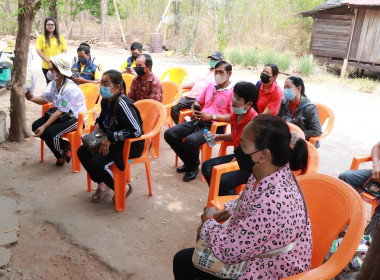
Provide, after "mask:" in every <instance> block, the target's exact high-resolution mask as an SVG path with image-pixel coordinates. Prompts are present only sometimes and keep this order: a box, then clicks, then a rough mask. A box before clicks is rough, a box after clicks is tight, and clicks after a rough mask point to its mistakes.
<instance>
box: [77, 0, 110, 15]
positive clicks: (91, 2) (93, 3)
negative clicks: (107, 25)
mask: <svg viewBox="0 0 380 280" xmlns="http://www.w3.org/2000/svg"><path fill="white" fill-rule="evenodd" d="M79 10H80V11H85V10H89V11H90V14H91V15H92V16H94V17H95V18H97V19H99V20H100V18H101V3H100V0H83V4H82V5H80V6H79ZM114 14H115V7H114V6H113V1H112V0H108V15H109V16H113V15H114Z"/></svg>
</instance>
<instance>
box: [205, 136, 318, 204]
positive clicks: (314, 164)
mask: <svg viewBox="0 0 380 280" xmlns="http://www.w3.org/2000/svg"><path fill="white" fill-rule="evenodd" d="M306 144H307V150H308V159H307V168H306V171H305V173H304V174H315V173H317V172H318V169H319V153H318V150H317V148H315V146H313V145H312V144H310V143H309V142H308V141H306ZM236 170H239V165H238V163H237V162H236V161H234V162H229V163H225V164H220V165H217V166H214V167H213V169H212V175H211V181H210V190H209V193H208V198H207V207H215V208H217V209H223V207H224V204H225V203H226V202H227V201H229V200H232V199H236V198H238V197H239V196H238V195H227V196H219V187H220V178H221V176H222V175H223V174H224V173H228V172H231V171H236ZM293 173H294V175H295V176H299V175H301V171H300V170H296V171H293ZM244 188H245V184H242V185H240V186H237V187H236V188H235V191H236V193H237V194H239V193H240V192H242V191H243V190H244Z"/></svg>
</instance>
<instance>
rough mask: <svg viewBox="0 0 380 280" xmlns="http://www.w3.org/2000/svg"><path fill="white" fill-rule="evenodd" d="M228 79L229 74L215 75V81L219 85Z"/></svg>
mask: <svg viewBox="0 0 380 280" xmlns="http://www.w3.org/2000/svg"><path fill="white" fill-rule="evenodd" d="M226 79H227V76H221V75H215V82H216V83H217V84H218V85H221V84H223V83H224V82H225V81H226Z"/></svg>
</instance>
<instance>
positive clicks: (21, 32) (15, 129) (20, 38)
mask: <svg viewBox="0 0 380 280" xmlns="http://www.w3.org/2000/svg"><path fill="white" fill-rule="evenodd" d="M18 3H19V14H18V16H17V22H18V31H17V36H16V45H15V59H14V64H13V75H12V88H11V103H10V109H9V111H10V119H11V126H10V129H9V140H10V141H17V142H20V141H23V140H24V138H25V137H28V136H29V131H28V129H27V127H26V114H25V89H24V87H23V86H24V84H25V76H26V68H27V64H28V51H29V41H30V32H31V30H32V26H33V20H34V14H35V10H37V9H39V7H40V6H41V1H38V2H36V3H34V0H19V2H18Z"/></svg>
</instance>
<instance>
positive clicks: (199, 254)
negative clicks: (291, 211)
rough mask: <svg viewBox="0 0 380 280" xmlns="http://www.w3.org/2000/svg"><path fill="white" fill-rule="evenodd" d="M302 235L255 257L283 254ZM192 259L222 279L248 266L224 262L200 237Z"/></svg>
mask: <svg viewBox="0 0 380 280" xmlns="http://www.w3.org/2000/svg"><path fill="white" fill-rule="evenodd" d="M293 178H294V181H295V182H296V184H297V187H298V191H299V192H300V194H301V196H302V199H303V203H304V207H305V213H306V217H308V212H307V207H306V201H305V198H304V196H303V193H302V190H301V188H300V186H299V184H298V182H297V180H296V178H295V177H294V175H293ZM241 203H242V200H241V199H240V198H239V200H238V202H237V204H236V207H235V209H234V211H233V214H232V215H231V217H230V218H228V220H226V221H225V222H224V223H223V224H222V225H221V227H223V228H226V227H227V226H228V224H229V222H230V220H231V218H232V216H233V215H234V214H235V213H236V212H237V211H239V208H240V205H241ZM306 229H307V224H306V226H305V231H304V232H306ZM302 235H303V234H301V235H300V237H298V238H297V239H296V240H295V241H293V242H292V243H290V244H288V245H287V246H285V247H281V248H278V249H274V250H271V251H268V252H264V253H262V254H260V255H257V256H255V258H269V257H274V256H278V255H281V254H283V253H286V252H289V251H290V250H292V249H293V248H294V247H295V246H296V245H297V244H298V242H299V240H300V238H301V236H302ZM192 261H193V264H194V266H195V267H196V268H198V269H199V270H202V271H204V272H206V273H209V274H211V275H213V276H216V277H218V278H221V279H231V280H234V279H238V278H239V277H240V276H241V275H242V274H243V273H244V271H245V270H246V268H247V261H241V262H239V263H236V264H232V265H227V264H224V263H223V262H222V261H221V260H219V259H218V258H217V257H216V256H215V255H214V253H213V252H212V249H211V248H210V246H209V244H208V243H207V242H206V241H205V240H203V239H202V238H200V239H199V240H198V242H197V244H196V246H195V249H194V253H193V257H192Z"/></svg>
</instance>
